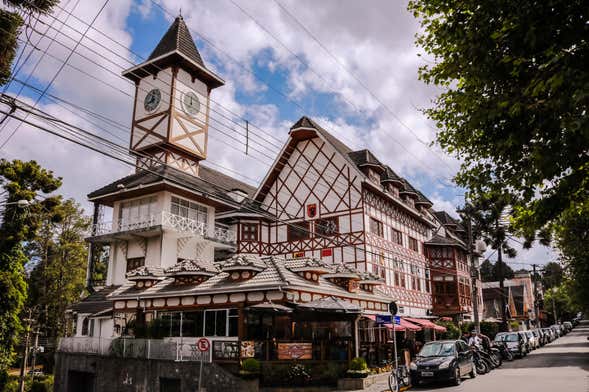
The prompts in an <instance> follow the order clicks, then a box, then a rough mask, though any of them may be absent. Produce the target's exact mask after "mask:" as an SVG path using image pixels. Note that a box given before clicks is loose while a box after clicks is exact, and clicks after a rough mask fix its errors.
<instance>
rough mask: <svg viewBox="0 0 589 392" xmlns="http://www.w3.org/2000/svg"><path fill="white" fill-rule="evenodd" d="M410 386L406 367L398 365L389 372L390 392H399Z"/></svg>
mask: <svg viewBox="0 0 589 392" xmlns="http://www.w3.org/2000/svg"><path fill="white" fill-rule="evenodd" d="M410 386H411V377H410V375H409V371H408V370H407V366H405V365H399V366H397V367H396V368H393V370H391V374H389V388H390V390H391V392H401V391H405V390H407V389H408V388H409V387H410Z"/></svg>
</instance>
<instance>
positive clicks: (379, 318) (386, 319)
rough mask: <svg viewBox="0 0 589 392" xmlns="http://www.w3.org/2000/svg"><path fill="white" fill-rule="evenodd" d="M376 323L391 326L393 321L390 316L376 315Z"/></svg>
mask: <svg viewBox="0 0 589 392" xmlns="http://www.w3.org/2000/svg"><path fill="white" fill-rule="evenodd" d="M375 321H376V323H377V324H392V323H393V320H392V317H391V315H390V314H377V315H376V320H375Z"/></svg>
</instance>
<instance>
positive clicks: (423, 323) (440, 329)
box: [406, 317, 446, 332]
mask: <svg viewBox="0 0 589 392" xmlns="http://www.w3.org/2000/svg"><path fill="white" fill-rule="evenodd" d="M406 319H407V320H408V321H411V322H412V323H415V324H418V325H421V326H422V327H423V328H427V329H433V330H435V331H437V332H446V327H442V326H441V325H437V324H434V323H432V322H431V321H429V320H426V319H418V318H411V317H407V318H406Z"/></svg>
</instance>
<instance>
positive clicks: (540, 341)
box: [532, 329, 546, 347]
mask: <svg viewBox="0 0 589 392" xmlns="http://www.w3.org/2000/svg"><path fill="white" fill-rule="evenodd" d="M532 334H533V335H534V337H535V338H536V340H537V342H538V345H537V346H538V347H542V346H544V345H545V344H546V342H545V341H544V334H542V331H540V330H539V329H532Z"/></svg>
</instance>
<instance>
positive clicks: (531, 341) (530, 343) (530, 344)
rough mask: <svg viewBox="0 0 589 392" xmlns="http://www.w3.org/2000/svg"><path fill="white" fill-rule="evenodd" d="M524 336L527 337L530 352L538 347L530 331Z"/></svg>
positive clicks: (536, 340)
mask: <svg viewBox="0 0 589 392" xmlns="http://www.w3.org/2000/svg"><path fill="white" fill-rule="evenodd" d="M525 333H526V336H527V337H528V341H529V343H528V345H529V346H530V350H535V349H537V348H538V347H540V344H538V339H536V337H535V336H534V334H533V333H532V331H530V330H528V331H525Z"/></svg>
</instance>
